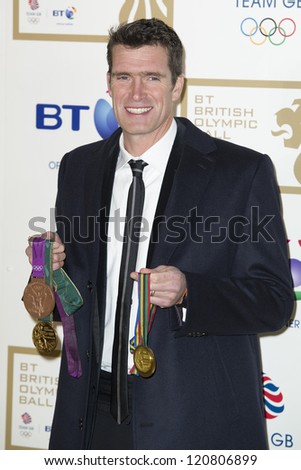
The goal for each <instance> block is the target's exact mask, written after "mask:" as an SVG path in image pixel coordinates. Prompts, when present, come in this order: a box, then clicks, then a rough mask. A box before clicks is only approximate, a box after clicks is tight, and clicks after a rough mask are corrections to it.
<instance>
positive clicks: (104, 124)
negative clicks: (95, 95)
mask: <svg viewBox="0 0 301 470" xmlns="http://www.w3.org/2000/svg"><path fill="white" fill-rule="evenodd" d="M94 124H95V127H96V130H97V132H98V134H99V135H100V136H101V137H102V138H103V139H106V138H107V137H110V135H111V134H113V132H114V131H116V129H117V128H118V122H117V121H116V118H115V115H114V111H113V108H112V106H111V105H110V104H109V103H108V102H107V101H106V100H104V99H102V98H100V99H99V100H98V101H97V103H96V105H95V108H94Z"/></svg>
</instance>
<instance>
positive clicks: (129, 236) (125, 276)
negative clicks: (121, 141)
mask: <svg viewBox="0 0 301 470" xmlns="http://www.w3.org/2000/svg"><path fill="white" fill-rule="evenodd" d="M128 163H129V165H130V166H131V169H132V172H133V180H132V184H131V186H130V189H129V194H128V201H127V209H126V223H125V229H124V241H123V249H122V257H121V265H120V274H119V285H118V297H117V307H116V316H115V335H114V345H113V357H112V397H111V413H112V415H113V416H114V417H115V419H116V421H117V423H118V424H120V423H122V422H123V421H124V420H125V419H126V418H127V417H128V415H129V408H128V390H127V378H128V350H129V324H130V311H131V304H132V290H133V280H132V279H131V278H130V273H131V272H132V271H135V269H136V260H137V252H138V244H139V239H140V226H141V219H142V210H143V203H144V192H145V191H144V183H143V179H142V172H143V168H144V167H145V166H146V165H147V163H145V162H144V161H143V160H130V161H129V162H128Z"/></svg>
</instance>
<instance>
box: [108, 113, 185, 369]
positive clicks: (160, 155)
mask: <svg viewBox="0 0 301 470" xmlns="http://www.w3.org/2000/svg"><path fill="white" fill-rule="evenodd" d="M176 133H177V125H176V122H175V120H173V122H172V124H171V126H170V128H169V129H168V131H167V132H166V134H164V136H163V137H162V138H161V139H160V140H159V141H158V142H156V144H155V145H153V146H152V147H151V148H150V149H148V150H147V151H146V152H145V153H144V154H142V155H140V156H139V157H133V156H132V155H131V154H130V153H128V152H127V151H126V150H125V148H124V144H123V135H122V134H121V136H120V154H119V157H118V161H117V166H116V171H115V178H114V184H113V192H112V200H111V208H110V223H109V226H108V246H107V253H108V261H107V295H106V317H105V332H104V347H103V356H102V363H101V368H102V369H103V370H106V371H108V372H111V364H112V350H113V341H114V325H115V311H116V301H117V294H118V280H119V271H120V263H121V255H122V245H123V244H122V239H123V233H124V222H125V220H124V219H125V214H126V205H127V197H128V191H129V187H130V185H131V182H132V170H131V168H130V166H129V165H128V164H127V162H128V161H129V160H131V159H132V158H137V159H142V160H144V161H145V162H147V163H148V165H147V166H146V167H145V168H144V170H143V181H144V185H145V199H144V207H143V225H142V229H141V232H140V237H141V239H140V242H139V248H138V256H137V264H136V271H139V270H140V269H141V268H145V267H147V266H146V259H147V252H148V246H149V239H150V234H151V229H152V225H153V220H154V216H155V212H156V208H157V204H158V199H159V194H160V190H161V186H162V181H163V177H164V173H165V169H166V165H167V162H168V158H169V155H170V152H171V149H172V146H173V143H174V139H175V136H176ZM137 309H138V283H137V282H134V287H133V303H132V308H131V317H130V334H129V339H131V338H132V337H133V336H134V333H135V331H134V330H135V323H136V316H137ZM132 365H133V358H132V354H130V352H129V356H128V370H130V369H131V368H132Z"/></svg>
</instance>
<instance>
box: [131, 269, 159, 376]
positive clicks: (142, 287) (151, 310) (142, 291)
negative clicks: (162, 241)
mask: <svg viewBox="0 0 301 470" xmlns="http://www.w3.org/2000/svg"><path fill="white" fill-rule="evenodd" d="M156 311H157V306H156V305H153V304H151V303H150V274H146V273H139V277H138V311H137V319H136V325H135V335H134V337H133V338H132V339H131V341H130V351H131V353H132V354H134V352H135V349H136V348H137V347H138V346H147V343H148V335H149V333H150V331H151V328H152V326H153V322H154V318H155V315H156ZM130 373H131V374H134V375H139V374H138V372H137V370H136V368H135V366H133V367H132V369H131V370H130Z"/></svg>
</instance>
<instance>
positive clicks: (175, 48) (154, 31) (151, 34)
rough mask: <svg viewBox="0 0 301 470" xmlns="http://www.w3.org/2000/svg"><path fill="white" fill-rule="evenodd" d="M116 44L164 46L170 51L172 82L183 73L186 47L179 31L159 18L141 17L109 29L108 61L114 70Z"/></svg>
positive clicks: (110, 68)
mask: <svg viewBox="0 0 301 470" xmlns="http://www.w3.org/2000/svg"><path fill="white" fill-rule="evenodd" d="M116 45H123V46H128V47H130V48H133V49H135V48H139V47H142V46H162V47H164V48H165V49H166V50H167V53H168V66H169V68H170V71H171V77H172V83H173V85H174V84H175V83H176V81H177V78H178V77H179V76H180V75H181V74H182V73H183V57H184V48H183V45H182V42H181V40H180V38H179V36H178V35H177V33H176V32H175V31H174V30H173V29H172V28H171V27H170V26H168V25H167V24H166V23H164V21H162V20H159V19H157V18H152V19H140V20H137V21H133V22H132V23H122V24H120V25H119V26H117V27H116V28H111V29H110V30H109V42H108V45H107V61H108V66H109V72H110V73H111V71H112V51H113V47H114V46H116Z"/></svg>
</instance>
